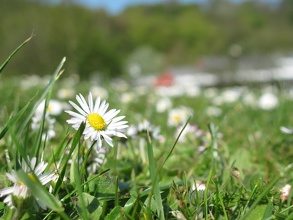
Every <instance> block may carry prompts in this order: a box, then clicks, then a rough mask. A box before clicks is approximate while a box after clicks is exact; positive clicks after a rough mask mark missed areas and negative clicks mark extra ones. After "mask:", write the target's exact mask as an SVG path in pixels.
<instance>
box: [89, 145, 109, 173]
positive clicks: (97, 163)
mask: <svg viewBox="0 0 293 220" xmlns="http://www.w3.org/2000/svg"><path fill="white" fill-rule="evenodd" d="M107 152H108V149H107V148H106V147H101V148H100V149H93V151H92V152H91V155H90V158H89V161H88V163H89V165H87V171H88V172H89V174H96V173H97V170H98V169H99V168H100V167H101V166H102V165H103V164H104V163H106V161H107V158H106V154H107Z"/></svg>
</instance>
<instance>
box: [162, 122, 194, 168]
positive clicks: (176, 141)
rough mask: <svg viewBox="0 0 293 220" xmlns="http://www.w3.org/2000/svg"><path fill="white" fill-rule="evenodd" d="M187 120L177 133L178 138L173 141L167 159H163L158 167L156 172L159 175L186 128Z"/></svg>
mask: <svg viewBox="0 0 293 220" xmlns="http://www.w3.org/2000/svg"><path fill="white" fill-rule="evenodd" d="M189 120H190V117H189V118H188V120H187V121H186V123H185V125H184V126H183V128H182V129H181V131H180V132H179V135H178V137H177V138H176V140H175V142H174V144H173V146H172V148H171V150H170V151H169V153H168V155H167V157H166V158H165V160H164V161H163V163H162V164H161V165H160V167H159V168H158V171H157V172H158V173H159V171H160V170H161V169H162V168H163V166H164V164H165V163H166V162H167V160H168V159H169V157H170V156H171V154H172V152H173V150H174V148H175V146H176V144H177V143H178V141H179V138H180V136H181V134H182V133H183V131H184V129H185V128H186V126H187V125H188V122H189Z"/></svg>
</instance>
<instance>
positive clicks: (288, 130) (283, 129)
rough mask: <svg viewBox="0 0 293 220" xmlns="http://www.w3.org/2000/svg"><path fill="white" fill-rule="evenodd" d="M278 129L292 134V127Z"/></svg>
mask: <svg viewBox="0 0 293 220" xmlns="http://www.w3.org/2000/svg"><path fill="white" fill-rule="evenodd" d="M280 130H281V131H282V132H283V133H285V134H293V128H289V127H283V126H282V127H280Z"/></svg>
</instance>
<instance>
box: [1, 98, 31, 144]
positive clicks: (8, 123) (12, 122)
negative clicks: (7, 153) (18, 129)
mask: <svg viewBox="0 0 293 220" xmlns="http://www.w3.org/2000/svg"><path fill="white" fill-rule="evenodd" d="M33 98H34V97H33ZM33 98H32V99H31V100H30V101H29V102H28V103H27V104H26V105H25V106H24V107H23V108H22V109H21V110H20V111H19V112H17V114H16V115H14V116H12V117H11V118H10V119H9V120H8V122H7V123H6V125H5V126H4V128H3V129H2V131H1V133H0V140H1V139H2V138H3V137H4V136H5V134H6V132H7V131H8V130H9V128H10V127H11V126H12V125H13V124H14V123H16V122H17V121H19V119H20V118H21V116H22V115H23V114H24V112H25V111H26V110H27V108H28V106H29V105H30V103H31V102H32V100H33Z"/></svg>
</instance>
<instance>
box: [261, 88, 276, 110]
mask: <svg viewBox="0 0 293 220" xmlns="http://www.w3.org/2000/svg"><path fill="white" fill-rule="evenodd" d="M278 104H279V100H278V98H277V96H275V95H274V94H273V93H268V92H267V93H264V94H263V95H261V97H260V98H259V101H258V106H259V108H261V109H263V110H271V109H274V108H276V107H277V106H278Z"/></svg>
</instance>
